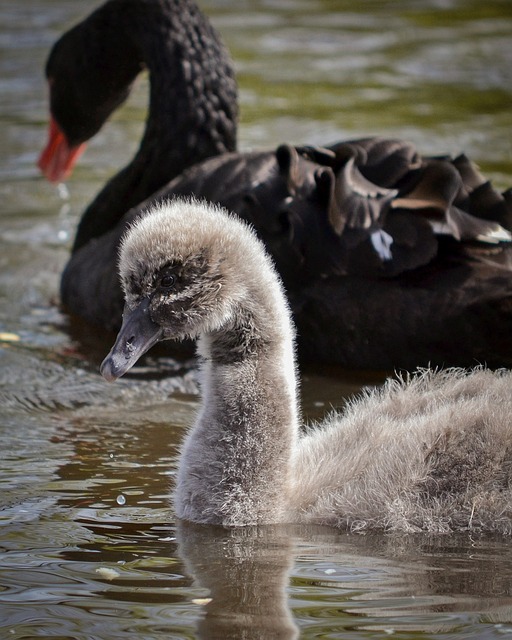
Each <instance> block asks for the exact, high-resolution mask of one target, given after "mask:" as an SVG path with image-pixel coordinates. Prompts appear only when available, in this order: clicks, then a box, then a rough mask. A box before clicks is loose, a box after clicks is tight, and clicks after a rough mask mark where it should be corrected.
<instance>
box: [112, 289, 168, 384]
mask: <svg viewBox="0 0 512 640" xmlns="http://www.w3.org/2000/svg"><path fill="white" fill-rule="evenodd" d="M162 335H163V331H162V328H161V327H160V325H158V324H156V322H153V320H152V319H151V316H150V314H149V299H148V298H146V299H144V300H143V301H142V302H141V303H140V304H139V305H138V306H137V307H135V309H132V310H129V309H127V308H126V307H125V310H124V313H123V324H122V326H121V329H120V330H119V334H118V336H117V339H116V342H115V344H114V346H113V347H112V349H111V350H110V353H109V354H108V356H107V357H106V358H105V360H103V362H102V363H101V367H100V371H101V375H102V376H103V377H104V378H105V380H108V381H109V382H114V381H115V380H117V379H118V378H120V377H121V376H122V375H124V374H125V373H126V372H127V371H128V370H129V369H131V368H132V367H133V365H134V364H135V363H136V362H137V360H138V359H139V358H140V357H141V356H142V355H143V354H145V353H146V351H148V350H149V349H151V347H152V346H153V345H154V344H156V343H157V342H158V341H159V340H161V338H162Z"/></svg>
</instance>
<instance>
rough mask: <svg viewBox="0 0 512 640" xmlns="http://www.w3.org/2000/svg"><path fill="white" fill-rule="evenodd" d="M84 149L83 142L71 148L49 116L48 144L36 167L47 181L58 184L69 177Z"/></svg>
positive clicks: (84, 144)
mask: <svg viewBox="0 0 512 640" xmlns="http://www.w3.org/2000/svg"><path fill="white" fill-rule="evenodd" d="M85 147H86V143H85V142H82V143H81V144H77V145H75V146H71V145H70V144H69V143H68V141H67V139H66V136H65V135H64V134H63V133H62V131H61V129H60V127H59V125H58V124H57V123H56V122H55V119H54V118H53V116H50V126H49V131H48V142H47V144H46V147H45V148H44V149H43V151H42V153H41V155H40V157H39V160H38V162H37V166H38V167H39V168H40V169H41V171H42V172H43V174H44V176H45V177H46V179H47V180H49V181H50V182H60V181H61V180H65V179H66V178H68V177H69V175H70V174H71V172H72V171H73V167H74V166H75V163H76V161H77V160H78V158H79V157H80V156H81V155H82V153H83V151H84V150H85Z"/></svg>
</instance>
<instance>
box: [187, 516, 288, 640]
mask: <svg viewBox="0 0 512 640" xmlns="http://www.w3.org/2000/svg"><path fill="white" fill-rule="evenodd" d="M177 540H178V553H179V554H180V556H181V557H182V558H183V560H184V562H185V568H186V571H187V573H189V575H191V576H193V577H194V579H195V580H196V583H195V585H194V586H200V587H204V588H206V589H208V591H209V593H208V597H207V598H206V599H205V601H204V604H203V611H204V616H202V617H201V618H200V620H199V623H198V627H197V634H198V637H199V638H202V639H204V640H206V639H208V640H212V639H214V638H219V639H222V640H231V639H232V640H240V638H245V639H246V640H261V639H262V638H265V639H268V640H271V639H273V638H276V639H277V638H280V639H282V640H291V639H292V638H297V637H298V635H299V634H298V629H297V627H296V626H295V624H294V622H293V619H292V616H291V612H290V608H289V605H288V594H287V586H288V581H289V572H290V570H291V567H292V566H293V561H294V558H295V542H294V538H293V536H292V535H290V532H289V530H288V529H286V527H283V526H280V525H273V526H266V527H248V528H237V529H224V528H220V527H204V526H201V525H194V524H192V523H189V522H179V523H178V525H177Z"/></svg>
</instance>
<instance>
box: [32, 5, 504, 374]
mask: <svg viewBox="0 0 512 640" xmlns="http://www.w3.org/2000/svg"><path fill="white" fill-rule="evenodd" d="M143 68H147V69H148V70H149V75H150V87H151V88H150V107H149V113H148V119H147V123H146V130H145V133H144V136H143V139H142V142H141V145H140V148H139V150H138V152H137V154H136V156H135V158H134V159H133V160H132V162H131V163H130V164H129V165H128V166H127V167H125V168H124V169H123V170H122V171H120V173H119V174H117V175H116V176H115V177H114V178H113V179H112V180H111V181H110V182H108V183H107V185H106V186H105V187H104V188H103V190H102V191H101V192H100V194H99V195H98V196H97V197H96V199H95V200H94V201H93V202H92V204H91V205H90V206H89V207H88V208H87V210H86V211H85V213H84V215H83V217H82V220H81V222H80V225H79V227H78V231H77V235H76V239H75V243H74V246H73V250H72V254H71V257H70V260H69V262H68V264H67V266H66V269H65V271H64V273H63V276H62V285H61V297H62V302H63V304H64V305H65V307H66V308H67V309H68V310H69V311H70V312H71V313H73V314H77V315H79V316H81V317H83V318H85V319H86V320H88V321H90V322H92V323H95V324H97V325H102V326H104V327H106V328H109V329H114V328H118V323H119V318H120V311H121V309H122V306H123V297H122V292H121V288H120V285H119V283H118V278H117V272H116V262H117V255H118V246H119V242H120V239H121V237H122V236H123V234H124V232H125V231H126V229H127V226H128V225H129V224H130V222H132V221H133V220H135V219H136V218H138V217H139V216H140V215H144V213H145V211H146V209H147V207H148V205H149V204H150V203H151V202H153V201H156V200H163V199H164V198H168V197H169V196H172V195H188V194H195V195H196V196H199V197H203V198H206V199H208V200H212V201H215V202H218V203H220V204H221V205H223V206H224V207H226V208H228V209H230V210H233V211H235V212H236V213H237V214H238V215H239V216H240V217H242V218H243V219H245V220H247V221H249V222H251V223H252V224H253V225H254V226H255V228H256V230H257V232H258V234H259V235H260V237H261V238H262V239H263V241H264V242H265V244H266V246H267V248H268V250H269V251H270V253H271V255H272V256H273V258H274V260H275V263H276V265H277V268H278V271H279V272H280V274H281V276H282V278H283V280H284V284H285V287H286V290H287V293H288V298H289V302H290V304H291V307H292V311H293V314H294V320H295V322H296V325H297V328H298V347H299V354H300V356H301V357H302V358H303V359H308V360H315V361H323V362H332V363H337V364H341V365H343V366H346V367H354V368H373V369H376V368H382V369H390V368H393V367H405V368H412V367H415V366H417V365H425V364H427V363H430V364H432V365H459V366H466V365H474V364H475V362H486V363H487V364H489V365H491V366H501V365H505V366H512V278H511V275H512V261H511V256H512V243H511V238H512V236H511V233H510V231H511V230H512V191H511V190H508V191H507V192H505V193H503V194H501V193H498V192H497V191H496V190H494V189H493V188H492V187H491V185H490V183H489V182H488V181H487V180H486V179H485V178H484V177H483V176H482V175H481V174H480V173H479V171H478V170H477V169H476V167H475V166H474V165H473V164H472V163H471V162H470V161H469V160H468V159H467V158H466V157H465V156H459V157H457V158H454V159H452V158H450V157H448V156H443V157H436V158H425V157H421V156H420V155H419V154H418V153H417V151H416V150H415V148H414V147H413V145H411V144H410V143H408V142H403V141H399V140H386V139H381V138H368V139H363V140H357V141H349V142H340V143H337V144H331V145H327V146H326V147H325V148H324V147H322V148H319V147H308V146H304V147H292V146H290V145H281V146H279V147H278V148H277V149H276V150H274V151H262V152H252V153H237V152H236V151H235V148H236V129H237V97H236V84H235V80H234V73H233V68H232V63H231V60H230V58H229V55H228V53H227V52H226V50H225V49H224V47H223V45H222V43H221V42H220V40H219V38H218V36H217V35H216V33H215V31H214V30H213V29H212V27H211V26H210V25H209V23H208V21H207V19H206V18H205V17H204V16H203V15H202V14H201V12H200V11H199V9H198V8H197V7H196V5H195V4H194V3H193V2H192V1H191V0H109V1H108V2H107V3H106V4H104V5H103V6H101V7H100V8H99V9H97V10H96V11H94V12H93V13H92V14H91V15H90V16H89V17H88V18H87V19H85V20H84V21H83V22H81V23H80V24H78V25H77V26H75V27H74V28H72V29H71V30H70V31H68V32H67V33H65V34H64V35H63V36H62V37H61V38H60V40H59V41H58V42H57V43H56V44H55V45H54V47H53V49H52V51H51V53H50V56H49V59H48V63H47V67H46V74H47V78H48V82H49V87H50V111H51V126H50V140H49V143H48V146H47V148H46V149H45V151H44V152H43V154H42V156H41V159H40V167H41V169H42V170H43V172H45V174H46V175H47V177H48V178H49V179H51V180H55V181H56V180H60V179H62V178H63V177H65V175H66V174H67V173H69V171H70V169H71V166H72V163H73V161H74V160H75V159H76V157H77V156H78V154H79V152H80V150H81V149H82V145H83V144H84V143H85V142H86V141H87V140H88V139H89V138H90V137H92V136H93V135H94V134H95V133H96V132H97V131H98V130H99V129H100V127H101V126H102V124H103V123H104V122H105V120H106V119H107V118H108V116H109V115H110V114H111V113H112V112H113V111H114V110H115V108H116V107H117V106H118V105H120V104H121V103H122V102H123V100H124V99H125V98H126V96H127V94H128V92H129V89H130V85H131V83H132V81H133V80H134V78H135V76H136V75H137V74H138V73H139V71H141V70H142V69H143Z"/></svg>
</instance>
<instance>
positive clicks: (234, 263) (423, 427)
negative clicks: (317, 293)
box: [101, 198, 512, 534]
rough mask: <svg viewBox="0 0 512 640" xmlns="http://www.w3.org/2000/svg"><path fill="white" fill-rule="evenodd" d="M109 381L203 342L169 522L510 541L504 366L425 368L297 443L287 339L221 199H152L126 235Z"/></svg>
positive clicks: (250, 248) (284, 308) (278, 309)
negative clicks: (177, 347) (166, 352)
mask: <svg viewBox="0 0 512 640" xmlns="http://www.w3.org/2000/svg"><path fill="white" fill-rule="evenodd" d="M119 272H120V276H121V282H122V286H123V289H124V295H125V300H126V302H125V307H124V314H123V324H122V327H121V330H120V332H119V335H118V337H117V340H116V342H115V345H114V346H113V347H112V350H111V351H110V353H109V355H108V356H107V357H106V358H105V360H104V361H103V364H102V366H101V372H102V374H103V376H104V377H105V378H106V379H107V380H109V381H114V380H116V379H117V378H119V377H120V376H122V375H123V374H124V373H126V371H128V370H129V369H130V368H131V367H132V366H133V365H134V364H135V362H137V360H138V359H139V357H140V356H141V355H142V354H143V353H145V352H146V351H147V350H148V349H150V348H151V347H152V346H153V345H154V344H155V343H156V342H158V341H160V340H168V339H176V340H183V339H184V338H192V339H198V353H199V354H200V356H201V366H202V403H201V408H200V410H199V412H198V415H197V418H196V421H195V425H194V427H193V429H192V430H191V431H190V433H189V434H188V436H187V438H186V440H185V442H184V444H183V446H182V450H181V454H180V461H179V465H178V473H177V478H176V490H175V500H174V503H175V509H176V515H177V516H178V517H179V518H181V519H184V520H190V521H193V522H198V523H208V524H221V525H226V526H244V525H249V524H270V523H278V522H289V523H290V522H306V523H319V524H327V525H332V526H336V527H341V528H348V529H351V530H354V529H357V530H363V529H380V530H388V531H391V530H393V531H406V532H416V531H430V532H449V531H456V530H459V531H462V530H465V531H467V530H474V531H495V532H500V533H506V534H511V533H512V489H511V487H512V420H511V419H510V416H511V415H512V373H511V372H506V373H505V372H504V371H501V372H492V371H490V370H485V369H476V370H472V371H470V372H465V371H463V370H461V369H449V370H446V371H444V372H437V373H436V372H433V371H432V370H424V371H423V372H422V373H420V374H418V375H416V376H415V377H410V379H409V380H408V381H404V380H402V381H397V380H390V381H388V382H387V384H386V386H385V387H384V388H383V389H379V390H374V391H371V392H370V391H368V392H367V393H366V395H363V396H362V397H360V398H359V399H356V400H352V402H351V404H350V405H349V407H348V408H347V410H346V411H345V412H344V414H333V415H331V416H330V417H329V418H328V419H327V421H326V422H325V423H324V424H323V425H320V426H317V427H314V428H310V429H309V431H307V432H306V434H303V435H300V433H299V430H300V419H299V410H298V403H297V384H296V367H295V360H294V331H293V326H292V320H291V313H290V311H289V307H288V303H287V300H286V298H285V294H284V288H283V286H282V283H281V281H280V278H279V276H278V275H277V272H276V270H275V268H274V266H273V263H272V260H271V259H270V257H269V256H268V254H267V253H266V251H265V249H264V245H263V244H262V243H261V242H260V241H259V239H258V238H257V236H256V234H255V233H254V231H253V229H252V228H251V227H249V226H248V225H247V224H246V223H244V222H243V221H241V220H240V219H239V218H238V217H237V216H235V215H230V214H228V213H227V211H225V210H222V209H221V208H220V207H219V206H218V205H214V204H211V203H204V202H198V201H196V200H190V199H181V198H176V199H175V200H173V201H170V202H167V203H166V202H164V203H162V204H157V205H153V206H152V207H151V208H150V209H149V211H148V212H147V215H145V216H144V217H142V218H141V219H140V220H139V221H138V222H137V223H135V224H134V225H133V226H132V227H131V229H130V230H129V231H128V233H127V234H126V236H125V238H124V239H123V241H122V246H121V252H120V261H119Z"/></svg>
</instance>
